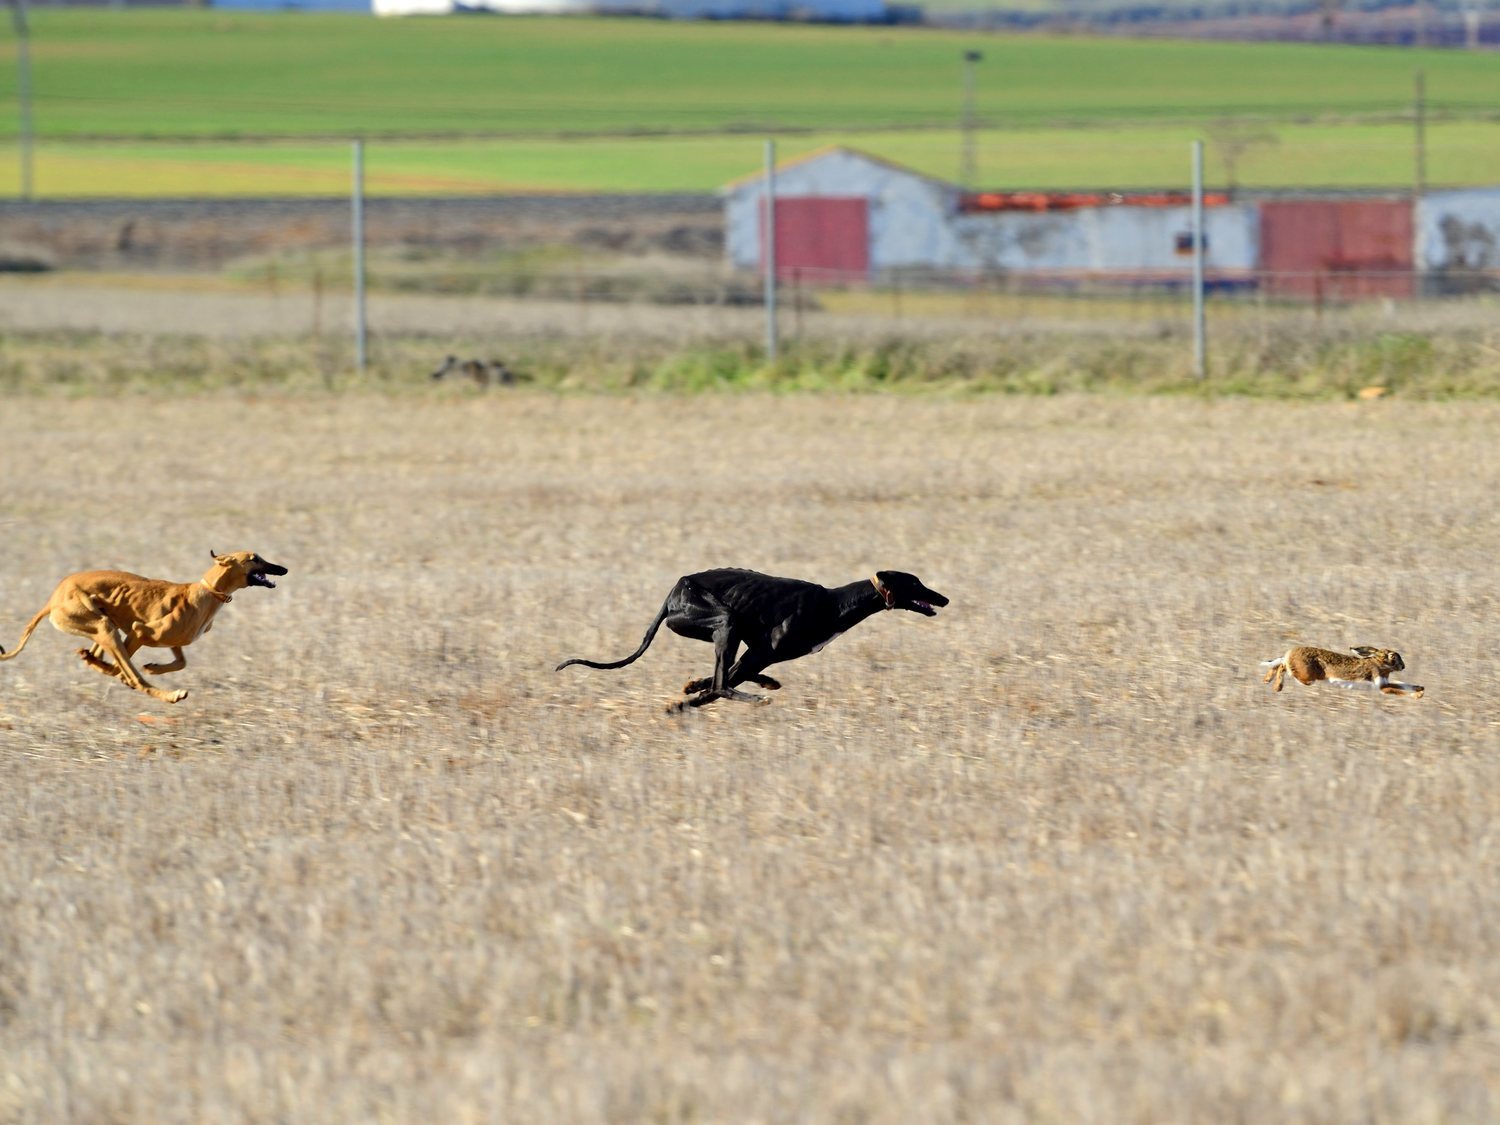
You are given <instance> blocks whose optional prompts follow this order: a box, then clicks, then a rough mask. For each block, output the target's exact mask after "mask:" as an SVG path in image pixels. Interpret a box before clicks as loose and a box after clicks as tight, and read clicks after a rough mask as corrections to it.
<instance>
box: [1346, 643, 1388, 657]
mask: <svg viewBox="0 0 1500 1125" xmlns="http://www.w3.org/2000/svg"><path fill="white" fill-rule="evenodd" d="M1349 651H1350V652H1352V653H1353V654H1354V655H1355V656H1374V655H1375V654H1376V653H1378V652H1379V651H1380V650H1379V649H1378V648H1376V647H1375V646H1374V645H1355V646H1354V647H1353V648H1351V649H1350V650H1349Z"/></svg>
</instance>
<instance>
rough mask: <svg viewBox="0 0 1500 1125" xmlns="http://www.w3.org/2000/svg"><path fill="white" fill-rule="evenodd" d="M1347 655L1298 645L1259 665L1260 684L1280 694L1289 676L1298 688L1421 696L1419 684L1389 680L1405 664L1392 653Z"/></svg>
mask: <svg viewBox="0 0 1500 1125" xmlns="http://www.w3.org/2000/svg"><path fill="white" fill-rule="evenodd" d="M1349 651H1350V652H1352V653H1354V655H1353V656H1346V655H1345V654H1344V653H1342V652H1334V651H1333V650H1332V649H1327V648H1312V647H1310V646H1308V645H1298V646H1297V647H1296V648H1294V649H1292V650H1291V651H1290V652H1288V653H1287V654H1286V655H1285V656H1282V657H1279V658H1277V659H1276V660H1262V661H1261V662H1260V666H1261V667H1262V668H1265V669H1268V670H1267V672H1266V675H1265V679H1264V680H1263V681H1262V682H1263V683H1268V684H1269V683H1270V682H1271V681H1272V680H1275V681H1276V685H1275V686H1276V690H1277V691H1280V690H1281V681H1282V679H1283V678H1284V677H1285V676H1286V674H1287V672H1291V674H1292V675H1293V676H1295V677H1296V679H1297V682H1298V683H1301V684H1312V683H1314V682H1316V681H1318V680H1327V681H1328V682H1329V683H1335V684H1338V685H1339V686H1340V687H1361V686H1363V685H1364V684H1366V683H1369V684H1372V685H1374V686H1375V687H1377V688H1379V689H1380V690H1381V691H1383V692H1385V693H1386V694H1387V695H1421V694H1422V691H1423V688H1422V686H1421V685H1420V684H1403V683H1397V682H1396V681H1393V680H1392V679H1391V678H1390V676H1391V673H1392V672H1400V671H1401V670H1403V669H1404V668H1405V667H1406V661H1404V660H1402V659H1401V654H1400V653H1399V652H1397V651H1396V650H1395V649H1390V648H1371V647H1370V646H1369V645H1355V646H1354V647H1353V648H1351V649H1350V650H1349Z"/></svg>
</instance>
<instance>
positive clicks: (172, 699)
mask: <svg viewBox="0 0 1500 1125" xmlns="http://www.w3.org/2000/svg"><path fill="white" fill-rule="evenodd" d="M186 698H187V688H178V689H177V690H176V691H174V692H169V693H167V702H168V703H181V702H182V701H183V700H184V699H186Z"/></svg>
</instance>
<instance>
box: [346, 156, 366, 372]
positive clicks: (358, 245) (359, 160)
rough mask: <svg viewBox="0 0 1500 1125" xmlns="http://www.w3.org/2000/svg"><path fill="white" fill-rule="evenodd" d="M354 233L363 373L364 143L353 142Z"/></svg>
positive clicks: (357, 361) (357, 352)
mask: <svg viewBox="0 0 1500 1125" xmlns="http://www.w3.org/2000/svg"><path fill="white" fill-rule="evenodd" d="M350 202H351V210H352V211H353V215H352V218H353V223H352V224H351V225H352V226H353V228H354V229H353V232H352V233H353V236H354V365H355V367H356V368H357V369H358V371H359V373H360V374H361V375H363V374H364V373H365V364H366V362H367V358H368V356H367V352H366V338H367V329H366V321H365V142H364V140H363V139H360V140H357V141H355V142H354V183H353V185H352V190H351V192H350Z"/></svg>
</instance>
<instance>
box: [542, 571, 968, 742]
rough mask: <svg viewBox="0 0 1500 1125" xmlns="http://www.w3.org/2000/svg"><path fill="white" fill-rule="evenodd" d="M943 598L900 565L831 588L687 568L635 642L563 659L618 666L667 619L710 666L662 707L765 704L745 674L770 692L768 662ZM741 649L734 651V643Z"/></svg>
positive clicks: (924, 609) (930, 611)
mask: <svg viewBox="0 0 1500 1125" xmlns="http://www.w3.org/2000/svg"><path fill="white" fill-rule="evenodd" d="M947 604H948V599H947V598H945V597H943V595H942V594H939V593H938V592H937V591H936V590H930V589H928V588H927V587H926V586H924V585H923V584H922V580H921V579H920V578H918V577H917V576H916V575H914V574H907V573H906V572H905V571H901V570H881V571H877V572H876V574H875V576H874V577H873V578H862V579H860V580H859V581H857V582H850V583H849V584H848V585H847V586H836V587H833V588H832V589H830V588H828V587H827V586H819V585H818V584H817V583H815V582H803V581H801V580H800V579H796V578H776V577H773V576H772V575H769V574H759V573H757V572H756V571H753V570H739V569H734V568H724V569H719V570H705V571H701V572H699V573H698V574H689V575H686V576H685V577H683V578H679V579H678V580H677V584H676V585H675V586H673V587H672V590H671V592H670V593H669V594H668V595H667V600H666V601H665V602H663V603H662V607H661V610H660V612H658V613H657V615H656V619H655V620H654V621H652V622H651V624H650V626H649V627H648V628H647V629H646V636H645V639H644V640H642V641H641V647H640V648H638V649H636V650H635V651H634V652H633V653H631V654H630V655H629V656H627V657H624V658H623V659H621V660H612V661H595V660H585V659H582V658H581V657H575V658H573V659H572V660H564V661H563V662H562V663H561V664H559V665H558V666H557V670H558V671H559V672H560V671H562V670H563V669H564V668H566V667H567V666H568V665H570V664H582V665H583V666H584V667H586V668H623V667H625V665H627V664H631V663H633V662H634V661H636V660H637V659H639V658H640V656H641V654H642V653H644V652H645V651H646V649H647V648H649V647H650V646H651V641H652V639H653V638H654V637H655V636H656V631H657V629H658V628H660V627H661V624H662V622H666V625H667V628H668V629H670V630H672V632H674V633H676V634H677V635H678V636H679V637H688V638H691V639H692V640H695V641H707V642H708V643H709V644H712V645H713V646H714V673H713V675H712V676H708V677H705V678H703V679H701V680H691V681H689V682H688V684H687V686H686V687H684V688H683V689H682V691H683V694H684V695H689V696H691V697H692V698H690V699H685V700H681V701H679V702H676V703H673V704H672V705H671V706H669V707H668V708H667V710H668V711H669V712H674V711H682V710H684V709H686V708H688V707H702V706H703V705H704V704H705V703H712V702H713V701H714V700H716V699H738V700H740V701H742V702H745V703H766V702H769V700H767V699H766V697H765V696H763V695H752V694H750V693H749V692H743V691H739V690H738V687H739V685H740V684H742V683H745V682H747V681H749V682H751V683H754V684H757V685H758V686H760V687H763V688H766V689H767V690H770V691H775V690H776V689H778V688H780V687H781V684H780V683H779V682H778V681H776V680H773V679H772V678H771V677H770V676H766V675H762V672H763V670H764V669H765V668H766V667H767V666H768V665H771V664H781V663H783V662H785V661H788V660H796V659H797V658H798V657H801V656H807V655H809V654H810V653H814V652H817V651H818V650H819V649H821V648H822V647H823V646H824V645H826V644H828V642H829V641H831V640H833V639H834V638H835V637H837V636H839V635H840V634H842V633H846V632H848V631H849V630H850V629H852V628H853V627H854V626H856V625H858V624H859V623H860V622H861V621H863V620H864V619H865V618H867V617H869V616H871V615H872V614H875V613H879V612H881V611H882V610H887V609H904V610H909V611H910V612H912V613H920V614H922V615H923V616H925V617H933V616H936V614H937V610H938V608H939V607H941V606H945V605H947ZM742 644H743V645H744V646H745V651H744V652H743V653H740V654H739V656H738V658H736V655H735V654H736V652H737V651H738V650H739V647H740V646H741V645H742Z"/></svg>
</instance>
